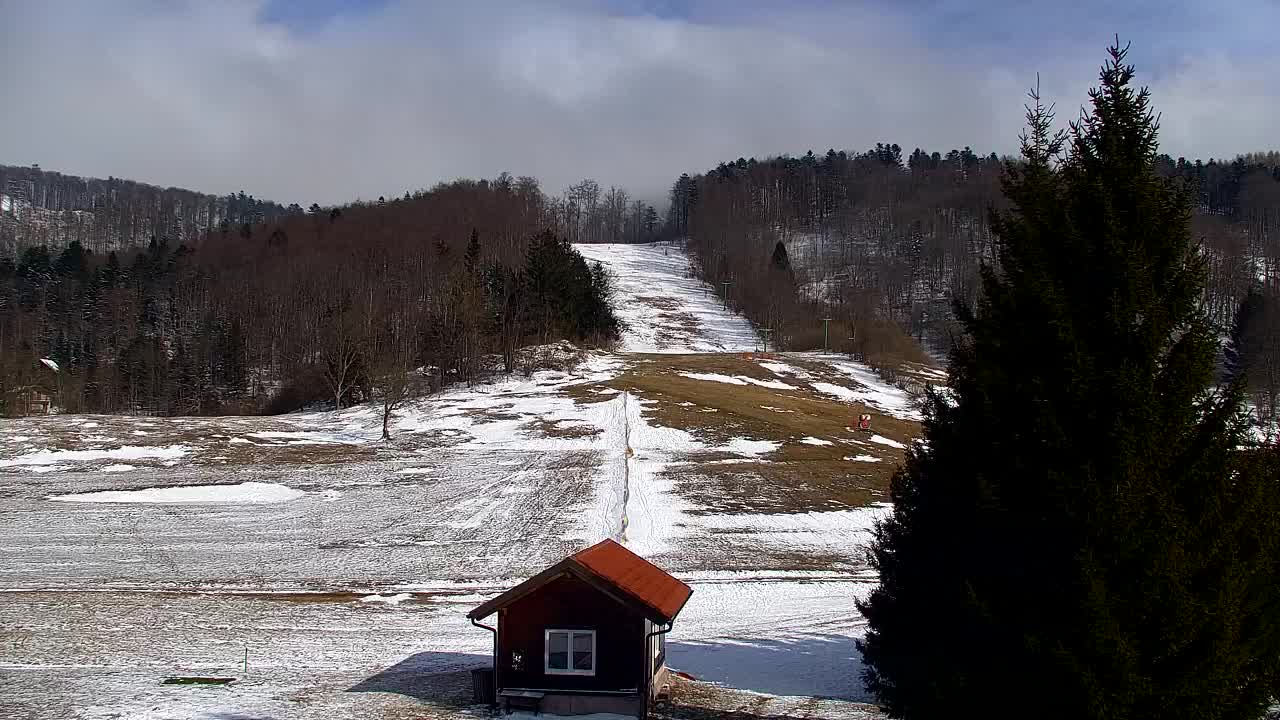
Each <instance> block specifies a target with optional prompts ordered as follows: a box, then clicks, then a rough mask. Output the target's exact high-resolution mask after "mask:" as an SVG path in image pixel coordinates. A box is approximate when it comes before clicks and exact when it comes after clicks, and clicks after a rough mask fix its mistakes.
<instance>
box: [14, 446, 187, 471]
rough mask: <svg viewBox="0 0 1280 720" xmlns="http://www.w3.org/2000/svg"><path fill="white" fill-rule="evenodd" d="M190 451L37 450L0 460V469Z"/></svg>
mask: <svg viewBox="0 0 1280 720" xmlns="http://www.w3.org/2000/svg"><path fill="white" fill-rule="evenodd" d="M189 451H190V448H188V447H187V446H186V445H170V446H168V447H142V446H138V445H126V446H124V447H119V448H115V449H113V450H38V451H36V452H33V453H27V454H25V455H19V456H17V457H15V458H10V459H7V460H0V467H16V466H20V465H57V464H58V463H62V462H87V461H92V460H145V459H169V458H179V457H185V456H186V454H187V453H188V452H189Z"/></svg>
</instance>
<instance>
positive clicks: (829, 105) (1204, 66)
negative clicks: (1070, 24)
mask: <svg viewBox="0 0 1280 720" xmlns="http://www.w3.org/2000/svg"><path fill="white" fill-rule="evenodd" d="M260 16H261V7H260V6H259V5H258V4H257V3H252V2H229V3H195V2H190V3H180V4H177V5H170V4H159V3H155V2H150V1H146V0H138V1H137V2H133V3H127V4H124V5H116V6H113V7H111V8H107V7H106V4H105V3H85V4H83V5H74V6H73V5H67V4H58V3H48V4H30V5H29V6H27V7H24V8H23V9H22V10H21V11H20V12H18V13H14V12H9V13H8V14H7V15H6V18H5V20H6V22H5V23H4V25H3V26H2V27H0V67H2V68H4V81H3V82H4V86H5V93H6V98H7V99H6V102H5V105H4V110H2V111H0V162H9V163H31V162H38V163H41V165H42V166H44V167H47V168H52V169H60V170H64V171H67V172H73V173H80V174H88V175H96V176H106V175H115V176H122V177H131V178H136V179H140V180H145V181H149V182H154V183H158V184H165V185H170V184H171V185H180V186H185V187H190V188H193V189H199V190H205V191H210V192H227V191H231V190H236V189H240V188H243V189H245V190H247V191H249V192H252V193H254V194H255V195H258V196H261V197H268V198H272V199H276V200H280V201H283V202H291V201H297V202H300V203H303V204H309V203H311V202H313V201H315V202H321V203H329V202H339V201H345V200H349V199H353V198H355V197H357V196H360V197H365V198H370V197H376V196H378V195H391V194H396V193H399V192H402V191H403V190H405V189H410V188H417V187H423V186H429V185H430V184H432V183H434V182H436V181H439V180H444V179H450V178H453V177H459V176H470V177H476V176H485V177H491V176H494V175H496V174H497V173H498V172H501V171H503V170H509V171H511V172H514V173H517V174H531V175H536V176H538V177H539V178H541V179H542V180H543V181H544V186H545V187H546V188H547V189H548V190H550V191H553V192H554V191H558V190H559V189H561V188H563V187H564V186H566V185H568V184H569V183H571V182H573V181H575V180H577V179H579V178H581V177H586V176H590V177H595V178H597V179H598V180H600V181H601V182H603V183H605V184H606V185H607V184H610V183H615V184H620V185H624V186H627V187H629V188H630V189H632V190H633V191H635V192H639V193H642V194H645V195H647V196H649V197H651V198H655V197H657V196H659V195H660V194H661V193H662V192H663V190H664V189H665V187H666V186H667V185H668V184H669V183H670V181H671V180H672V179H674V177H675V176H676V175H677V174H678V173H679V172H681V171H686V170H688V171H696V170H704V169H707V168H709V167H711V166H713V165H714V164H715V163H717V162H719V161H721V160H726V159H731V158H736V157H738V156H751V155H756V156H765V155H769V154H776V153H780V152H803V151H804V150H806V149H809V148H812V149H814V150H815V151H822V150H825V149H826V148H828V147H836V148H848V149H863V148H866V147H869V146H871V145H873V144H874V143H875V142H877V141H882V140H883V141H891V142H897V143H900V144H902V145H903V146H904V147H906V148H907V149H910V148H911V147H914V146H917V145H919V146H923V147H926V148H928V149H930V150H934V149H936V150H940V151H945V150H946V149H948V148H951V147H960V146H964V145H971V146H973V147H974V149H975V150H979V151H987V150H990V149H994V150H997V151H1000V152H1006V151H1011V150H1013V149H1014V147H1015V144H1016V135H1017V132H1018V130H1019V127H1020V123H1021V104H1022V102H1023V99H1024V97H1023V96H1024V93H1025V90H1026V88H1027V87H1029V86H1030V85H1031V84H1032V83H1033V82H1034V78H1035V73H1036V71H1037V70H1039V71H1040V72H1041V74H1042V77H1043V81H1042V86H1043V88H1044V90H1045V94H1046V96H1047V97H1048V98H1049V99H1052V100H1057V101H1058V102H1059V104H1060V107H1061V108H1062V109H1063V111H1064V112H1063V115H1064V117H1063V119H1064V120H1065V119H1067V117H1065V116H1067V115H1073V114H1074V110H1075V108H1076V107H1077V106H1078V105H1079V104H1080V103H1081V102H1082V101H1083V100H1084V99H1085V95H1084V90H1085V89H1086V88H1087V87H1088V86H1089V84H1090V83H1091V82H1092V81H1093V80H1094V76H1095V74H1096V68H1097V66H1098V64H1099V63H1100V62H1101V60H1102V46H1103V45H1104V44H1105V43H1106V41H1107V40H1108V39H1109V37H1110V36H1109V34H1108V33H1099V38H1098V47H1089V48H1081V49H1078V50H1073V51H1070V52H1066V51H1062V50H1061V49H1058V50H1057V51H1055V52H1053V53H1052V54H1051V55H1050V54H1048V53H1046V55H1045V59H1044V62H1045V64H1046V65H1050V66H1048V67H1035V66H1034V65H1033V64H1030V63H1026V62H1025V61H1022V62H1017V63H1015V62H1013V61H1010V62H1007V63H1004V62H993V61H992V60H991V59H990V58H989V55H988V56H987V57H984V58H983V59H979V58H980V54H979V53H977V52H975V53H972V54H966V53H965V52H964V51H963V50H956V49H954V48H953V49H948V50H942V49H937V50H935V49H930V45H931V44H933V43H931V42H930V41H928V40H926V39H925V38H924V37H923V35H922V34H921V33H916V32H913V30H912V29H911V26H910V23H907V22H904V21H903V19H902V18H901V17H898V16H892V15H889V14H886V13H882V12H877V11H875V10H872V9H867V8H865V7H864V8H856V9H855V8H843V7H831V6H822V7H820V8H818V9H810V10H807V11H804V12H790V13H786V14H782V13H779V12H777V11H768V10H764V11H760V10H757V11H755V12H753V13H751V14H748V15H744V16H740V17H738V18H737V19H736V20H734V21H733V22H732V24H723V23H721V24H715V25H712V24H699V23H695V22H689V21H682V20H678V19H657V18H653V17H643V16H628V17H620V16H611V15H609V14H607V13H605V12H603V11H600V10H598V9H593V8H591V7H588V6H585V5H583V4H581V3H562V4H555V5H550V4H545V3H542V4H530V3H520V2H515V1H514V0H512V1H510V2H475V3H467V4H465V5H462V4H459V6H454V7H449V6H447V5H446V4H444V3H432V4H430V5H429V6H428V5H427V4H425V3H414V2H403V3H399V4H392V5H390V6H388V7H386V8H383V9H381V10H379V11H377V12H373V13H369V14H355V15H347V16H339V17H336V18H334V19H333V20H331V21H330V22H328V23H325V24H323V25H321V26H320V27H319V28H317V29H314V30H311V31H307V32H302V33H299V32H294V31H291V30H288V29H286V28H283V27H280V26H272V25H267V24H263V23H262V22H260V21H259V18H260ZM1139 42H1140V39H1139ZM1141 50H1142V48H1141V47H1140V46H1137V47H1135V55H1134V59H1135V60H1136V61H1138V62H1141ZM1049 58H1052V59H1049ZM1258 67H1262V65H1261V64H1259V65H1258ZM1277 82H1280V81H1277V80H1276V78H1275V76H1274V75H1270V74H1268V73H1266V72H1263V71H1262V70H1256V71H1253V70H1248V69H1242V67H1241V66H1240V65H1239V62H1238V61H1233V60H1231V59H1229V58H1227V57H1225V56H1210V55H1203V56H1195V55H1192V56H1189V57H1188V56H1183V60H1182V62H1181V63H1180V64H1178V65H1176V66H1175V67H1174V68H1172V69H1171V70H1169V71H1167V72H1162V73H1161V74H1160V75H1159V80H1158V82H1157V83H1155V85H1154V86H1153V91H1154V92H1155V100H1156V105H1157V109H1159V110H1162V111H1164V114H1165V121H1164V127H1165V139H1166V147H1167V148H1168V149H1169V151H1170V152H1171V153H1173V154H1175V155H1177V154H1186V155H1189V156H1190V155H1196V154H1207V153H1212V154H1215V155H1225V154H1234V153H1235V152H1243V151H1247V150H1252V149H1257V148H1260V147H1263V146H1265V145H1267V144H1268V142H1274V140H1273V139H1272V138H1269V137H1268V133H1269V131H1270V128H1269V125H1268V118H1270V117H1274V116H1275V111H1276V110H1277V106H1278V105H1280V102H1278V98H1280V92H1278V91H1277Z"/></svg>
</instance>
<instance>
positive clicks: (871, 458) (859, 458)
mask: <svg viewBox="0 0 1280 720" xmlns="http://www.w3.org/2000/svg"><path fill="white" fill-rule="evenodd" d="M845 460H848V461H850V462H864V463H878V462H880V458H878V457H876V456H875V455H853V456H850V457H846V458H845Z"/></svg>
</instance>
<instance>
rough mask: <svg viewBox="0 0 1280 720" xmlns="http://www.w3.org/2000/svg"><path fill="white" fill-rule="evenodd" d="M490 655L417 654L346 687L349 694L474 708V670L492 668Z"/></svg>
mask: <svg viewBox="0 0 1280 720" xmlns="http://www.w3.org/2000/svg"><path fill="white" fill-rule="evenodd" d="M492 665H493V658H492V657H491V656H489V655H476V654H471V653H451V652H420V653H414V654H413V655H410V656H409V657H407V658H405V659H404V660H401V661H400V662H398V663H396V664H395V665H392V666H391V667H389V668H387V669H385V670H383V671H381V672H379V673H377V674H376V675H372V676H370V677H368V678H365V679H364V680H361V681H360V682H358V683H356V684H355V685H353V686H351V687H349V688H347V692H388V693H396V694H397V695H404V696H406V697H411V698H415V699H417V700H425V701H428V702H431V703H438V704H444V705H450V706H455V707H462V706H467V705H471V670H472V669H474V668H481V667H491V666H492Z"/></svg>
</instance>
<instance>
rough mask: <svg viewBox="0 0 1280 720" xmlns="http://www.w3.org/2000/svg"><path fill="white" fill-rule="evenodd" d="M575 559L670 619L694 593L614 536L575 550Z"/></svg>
mask: <svg viewBox="0 0 1280 720" xmlns="http://www.w3.org/2000/svg"><path fill="white" fill-rule="evenodd" d="M573 559H574V560H575V561H576V562H577V563H578V564H579V565H582V566H583V567H585V568H586V569H588V570H590V571H591V572H592V573H594V574H596V575H598V576H599V577H600V578H601V579H603V580H605V581H607V582H609V583H610V584H612V585H614V586H616V587H617V588H618V589H619V590H622V591H624V592H626V593H627V594H628V595H630V596H631V597H633V598H635V599H636V600H638V601H640V602H641V603H642V604H644V605H645V606H647V607H649V608H650V609H652V610H653V611H655V612H657V613H658V614H659V615H660V616H661V617H662V618H664V619H665V620H667V621H668V622H670V621H671V620H674V619H675V617H676V615H677V614H679V612H680V610H681V608H683V607H684V604H685V602H687V601H688V600H689V596H690V595H692V594H693V589H692V588H690V587H689V586H688V585H685V584H684V583H682V582H680V581H679V580H677V579H675V578H674V577H672V576H671V575H668V574H667V573H666V571H664V570H663V569H662V568H660V567H658V566H657V565H654V564H653V563H651V562H649V561H648V560H645V559H644V558H642V557H640V556H639V555H636V554H635V553H633V552H631V551H630V550H628V549H626V548H624V547H622V546H621V545H619V544H618V543H616V542H614V541H613V540H603V541H601V542H599V543H596V544H595V545H592V546H591V547H589V548H587V549H586V550H583V551H581V552H578V553H574V555H573Z"/></svg>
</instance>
